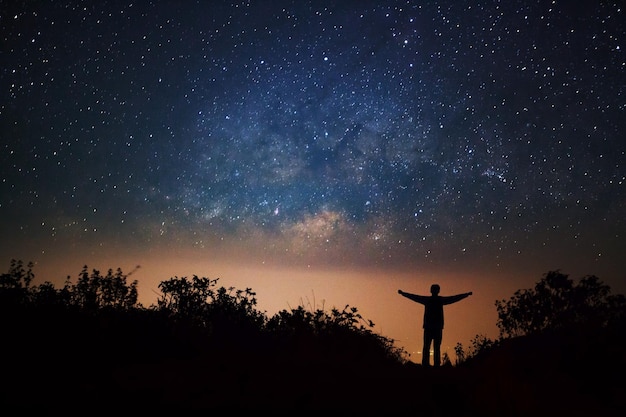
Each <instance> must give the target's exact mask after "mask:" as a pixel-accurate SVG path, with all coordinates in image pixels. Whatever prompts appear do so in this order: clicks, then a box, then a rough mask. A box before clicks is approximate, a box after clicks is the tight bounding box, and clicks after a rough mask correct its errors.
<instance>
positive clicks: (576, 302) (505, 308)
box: [495, 270, 626, 338]
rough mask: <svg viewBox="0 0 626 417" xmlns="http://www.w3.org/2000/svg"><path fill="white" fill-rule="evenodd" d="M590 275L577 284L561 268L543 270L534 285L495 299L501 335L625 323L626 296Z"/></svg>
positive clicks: (514, 335)
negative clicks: (545, 271)
mask: <svg viewBox="0 0 626 417" xmlns="http://www.w3.org/2000/svg"><path fill="white" fill-rule="evenodd" d="M610 292H611V289H610V287H609V286H608V285H606V284H604V283H602V282H601V281H600V280H599V279H598V277H596V276H594V275H589V276H585V277H583V278H582V279H581V280H580V282H579V283H578V284H575V283H574V281H573V280H572V279H570V278H569V276H568V275H566V274H563V273H561V272H560V271H559V270H556V271H549V272H547V273H546V274H544V277H543V279H542V280H541V281H539V282H537V284H536V285H535V287H534V288H533V289H525V290H517V291H516V292H515V293H514V295H513V297H511V298H510V299H509V300H508V301H507V300H498V301H496V303H495V304H496V308H497V312H498V321H497V326H498V328H499V330H500V336H501V337H502V338H506V337H516V336H523V335H530V334H537V333H541V332H544V331H546V330H554V329H565V328H574V327H577V328H579V329H580V328H581V327H585V328H605V327H609V326H612V325H614V324H617V323H620V322H621V323H623V322H624V318H625V311H626V299H625V298H624V296H623V295H622V294H617V295H611V293H610Z"/></svg>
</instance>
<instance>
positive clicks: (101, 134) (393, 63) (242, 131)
mask: <svg viewBox="0 0 626 417" xmlns="http://www.w3.org/2000/svg"><path fill="white" fill-rule="evenodd" d="M0 7H1V8H2V9H1V14H0V42H1V43H0V59H1V62H2V66H1V67H0V70H1V72H0V91H1V99H0V134H1V138H0V146H1V153H0V235H1V239H0V255H1V256H0V261H1V262H2V263H3V264H4V265H5V266H4V267H3V268H0V270H5V271H6V270H8V266H9V262H10V260H11V259H21V260H23V261H24V262H28V261H33V262H34V263H35V268H34V272H35V275H36V283H41V282H43V281H52V282H54V283H56V284H58V285H61V284H62V283H63V282H64V281H65V278H66V277H67V276H68V275H71V276H72V277H74V278H76V277H77V276H78V273H79V272H80V270H81V268H82V266H83V265H88V266H89V267H90V268H96V269H99V270H101V271H106V270H107V269H108V268H114V269H115V268H117V267H121V268H122V269H123V270H124V271H125V272H130V271H133V273H132V279H137V280H138V281H139V292H140V298H142V301H143V302H144V304H145V305H148V304H150V303H151V302H154V301H155V300H156V297H157V294H158V289H157V286H158V283H159V282H161V281H164V280H167V279H168V278H170V277H173V276H192V275H194V274H196V275H199V276H207V277H209V278H218V277H219V278H220V281H219V282H220V284H221V285H225V286H230V285H234V286H236V287H238V288H242V289H243V288H246V287H251V288H252V289H253V290H256V292H257V298H258V301H259V306H260V308H261V309H266V310H267V311H268V313H270V315H271V314H273V313H274V312H276V311H277V310H279V309H284V308H289V307H296V306H297V305H298V304H306V305H308V306H316V307H322V306H323V307H324V308H329V307H332V306H337V307H340V308H341V307H343V306H344V305H345V304H349V305H351V306H356V307H358V308H359V309H360V311H361V313H362V314H363V315H364V316H365V317H366V318H368V319H371V320H372V321H373V322H374V323H375V325H376V327H375V330H377V331H379V332H381V333H382V334H383V335H385V336H388V337H391V338H393V339H395V340H397V341H398V343H399V344H400V345H402V346H405V347H406V348H407V350H409V351H410V352H412V353H413V354H415V353H416V352H417V351H418V350H419V348H418V347H419V346H420V345H421V337H422V335H421V329H420V327H421V315H422V307H421V306H420V305H418V304H414V303H411V302H410V301H407V300H406V299H404V298H402V297H400V296H399V295H398V294H397V289H398V288H402V289H403V290H405V291H409V292H413V293H420V294H428V290H429V288H430V284H431V283H434V282H438V283H440V284H441V287H442V295H451V294H455V293H460V292H466V291H473V293H474V295H473V296H472V297H470V298H468V299H466V300H464V301H462V302H460V303H458V304H455V305H454V306H450V307H448V309H447V313H446V314H447V315H446V323H447V325H446V330H445V332H444V346H443V347H442V349H443V351H446V349H448V352H449V354H450V355H452V354H453V352H452V351H451V350H452V349H450V348H449V346H454V345H455V344H456V342H462V343H463V344H464V345H466V346H467V345H468V341H469V340H470V338H472V337H473V336H474V335H477V334H486V335H487V336H489V337H492V338H493V337H496V336H497V335H498V334H497V329H496V326H495V323H496V319H497V316H496V312H495V306H494V301H495V300H496V299H505V298H506V299H508V298H509V297H510V296H512V295H513V292H514V291H515V290H517V289H521V288H531V287H532V286H533V285H534V283H535V282H537V281H539V280H540V279H541V278H542V276H543V274H544V273H546V272H548V271H550V270H556V269H560V270H561V271H562V272H564V273H567V274H569V275H570V277H571V278H573V279H575V280H577V279H579V278H581V277H583V276H585V275H588V274H593V275H597V276H598V277H599V278H600V279H601V280H602V281H603V282H605V283H607V284H609V285H610V286H611V288H612V289H613V292H619V293H624V291H626V276H625V274H624V271H625V268H626V256H625V255H626V254H625V253H624V247H625V245H624V244H623V241H624V238H625V236H626V220H625V219H626V217H625V214H626V187H625V181H626V153H625V152H626V135H625V132H626V115H625V112H624V110H625V108H626V89H625V82H624V80H626V56H625V54H624V49H625V48H626V24H625V22H626V19H625V14H624V10H623V7H624V4H623V2H622V1H582V2H571V1H504V2H500V1H482V2H478V1H458V0H450V1H436V2H435V1H433V2H421V1H367V0H362V1H356V0H354V1H352V0H347V1H335V2H330V1H303V0H302V1H301V0H291V1H285V0H272V1H240V2H230V1H196V2H191V1H180V2H179V1H153V2H143V1H139V2H136V3H130V2H117V1H101V2H91V1H85V2H78V1H77V2H67V1H59V2H2V3H1V4H0ZM137 265H139V266H140V268H139V269H135V268H136V266H137ZM129 278H130V277H129ZM447 346H448V347H447ZM415 360H416V361H419V357H417V358H415Z"/></svg>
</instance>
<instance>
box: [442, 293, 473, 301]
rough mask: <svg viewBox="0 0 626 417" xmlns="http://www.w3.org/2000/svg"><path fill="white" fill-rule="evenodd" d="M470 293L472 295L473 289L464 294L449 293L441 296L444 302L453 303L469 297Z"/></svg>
mask: <svg viewBox="0 0 626 417" xmlns="http://www.w3.org/2000/svg"><path fill="white" fill-rule="evenodd" d="M470 295H472V292H471V291H470V292H466V293H463V294H457V295H449V296H447V297H441V300H442V301H443V303H444V304H452V303H456V302H457V301H461V300H462V299H464V298H467V297H469V296H470Z"/></svg>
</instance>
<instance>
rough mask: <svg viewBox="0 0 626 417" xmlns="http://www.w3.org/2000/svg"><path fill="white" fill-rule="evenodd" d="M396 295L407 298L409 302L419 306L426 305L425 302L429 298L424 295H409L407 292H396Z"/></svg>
mask: <svg viewBox="0 0 626 417" xmlns="http://www.w3.org/2000/svg"><path fill="white" fill-rule="evenodd" d="M398 294H400V295H401V296H403V297H406V298H408V299H409V300H411V301H415V302H416V303H420V304H424V303H426V301H428V300H429V299H430V297H428V296H425V295H417V294H411V293H409V292H404V291H402V290H398Z"/></svg>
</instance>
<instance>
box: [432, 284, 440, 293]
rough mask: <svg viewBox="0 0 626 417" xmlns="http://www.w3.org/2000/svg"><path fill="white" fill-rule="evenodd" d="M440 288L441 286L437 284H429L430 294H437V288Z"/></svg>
mask: <svg viewBox="0 0 626 417" xmlns="http://www.w3.org/2000/svg"><path fill="white" fill-rule="evenodd" d="M440 289H441V288H439V284H433V285H431V286H430V293H431V294H432V295H439V290H440Z"/></svg>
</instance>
